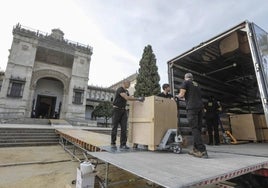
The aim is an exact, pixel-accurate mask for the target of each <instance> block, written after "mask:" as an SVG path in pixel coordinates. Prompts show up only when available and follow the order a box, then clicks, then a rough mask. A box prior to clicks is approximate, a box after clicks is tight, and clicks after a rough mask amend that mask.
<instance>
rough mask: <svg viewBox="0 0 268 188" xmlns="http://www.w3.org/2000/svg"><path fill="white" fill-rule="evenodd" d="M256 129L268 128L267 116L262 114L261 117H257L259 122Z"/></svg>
mask: <svg viewBox="0 0 268 188" xmlns="http://www.w3.org/2000/svg"><path fill="white" fill-rule="evenodd" d="M256 121H257V122H256V124H255V126H256V128H260V129H262V128H268V125H267V123H266V119H265V115H263V114H261V115H257V120H256Z"/></svg>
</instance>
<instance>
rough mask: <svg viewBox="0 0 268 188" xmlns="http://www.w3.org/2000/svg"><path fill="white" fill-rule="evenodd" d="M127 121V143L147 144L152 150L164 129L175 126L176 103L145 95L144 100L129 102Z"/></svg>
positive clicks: (176, 120)
mask: <svg viewBox="0 0 268 188" xmlns="http://www.w3.org/2000/svg"><path fill="white" fill-rule="evenodd" d="M128 122H129V131H128V133H129V135H128V141H129V143H130V144H141V145H147V146H148V149H149V150H152V151H154V150H156V147H157V145H159V144H160V142H161V139H162V138H163V136H164V135H165V133H166V131H167V130H168V129H176V128H177V124H178V119H177V104H176V102H175V101H174V100H171V99H166V98H163V97H158V96H150V97H146V98H145V101H144V102H138V101H135V102H130V109H129V119H128Z"/></svg>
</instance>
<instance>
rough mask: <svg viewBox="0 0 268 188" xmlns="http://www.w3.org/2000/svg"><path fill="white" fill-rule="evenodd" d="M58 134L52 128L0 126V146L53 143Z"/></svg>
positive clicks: (55, 142) (57, 141) (57, 139)
mask: <svg viewBox="0 0 268 188" xmlns="http://www.w3.org/2000/svg"><path fill="white" fill-rule="evenodd" d="M58 143H59V135H57V134H56V133H55V130H54V129H42V128H36V129H35V128H0V147H15V146H38V145H55V144H58Z"/></svg>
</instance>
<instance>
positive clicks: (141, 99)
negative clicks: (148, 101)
mask: <svg viewBox="0 0 268 188" xmlns="http://www.w3.org/2000/svg"><path fill="white" fill-rule="evenodd" d="M144 100H145V98H144V97H138V98H137V101H140V102H143V101H144Z"/></svg>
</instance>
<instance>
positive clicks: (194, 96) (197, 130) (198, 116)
mask: <svg viewBox="0 0 268 188" xmlns="http://www.w3.org/2000/svg"><path fill="white" fill-rule="evenodd" d="M178 98H180V99H183V98H184V99H185V102H186V111H187V119H188V121H189V125H190V126H191V128H192V135H193V137H194V145H193V150H192V151H190V152H189V154H190V155H193V156H195V157H200V158H208V154H207V151H206V146H205V145H204V144H203V140H202V137H201V129H202V119H203V102H202V97H201V90H200V87H199V85H198V83H197V82H195V81H194V80H193V75H192V74H191V73H186V74H185V75H184V81H183V83H182V86H181V88H180V93H179V94H178Z"/></svg>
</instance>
